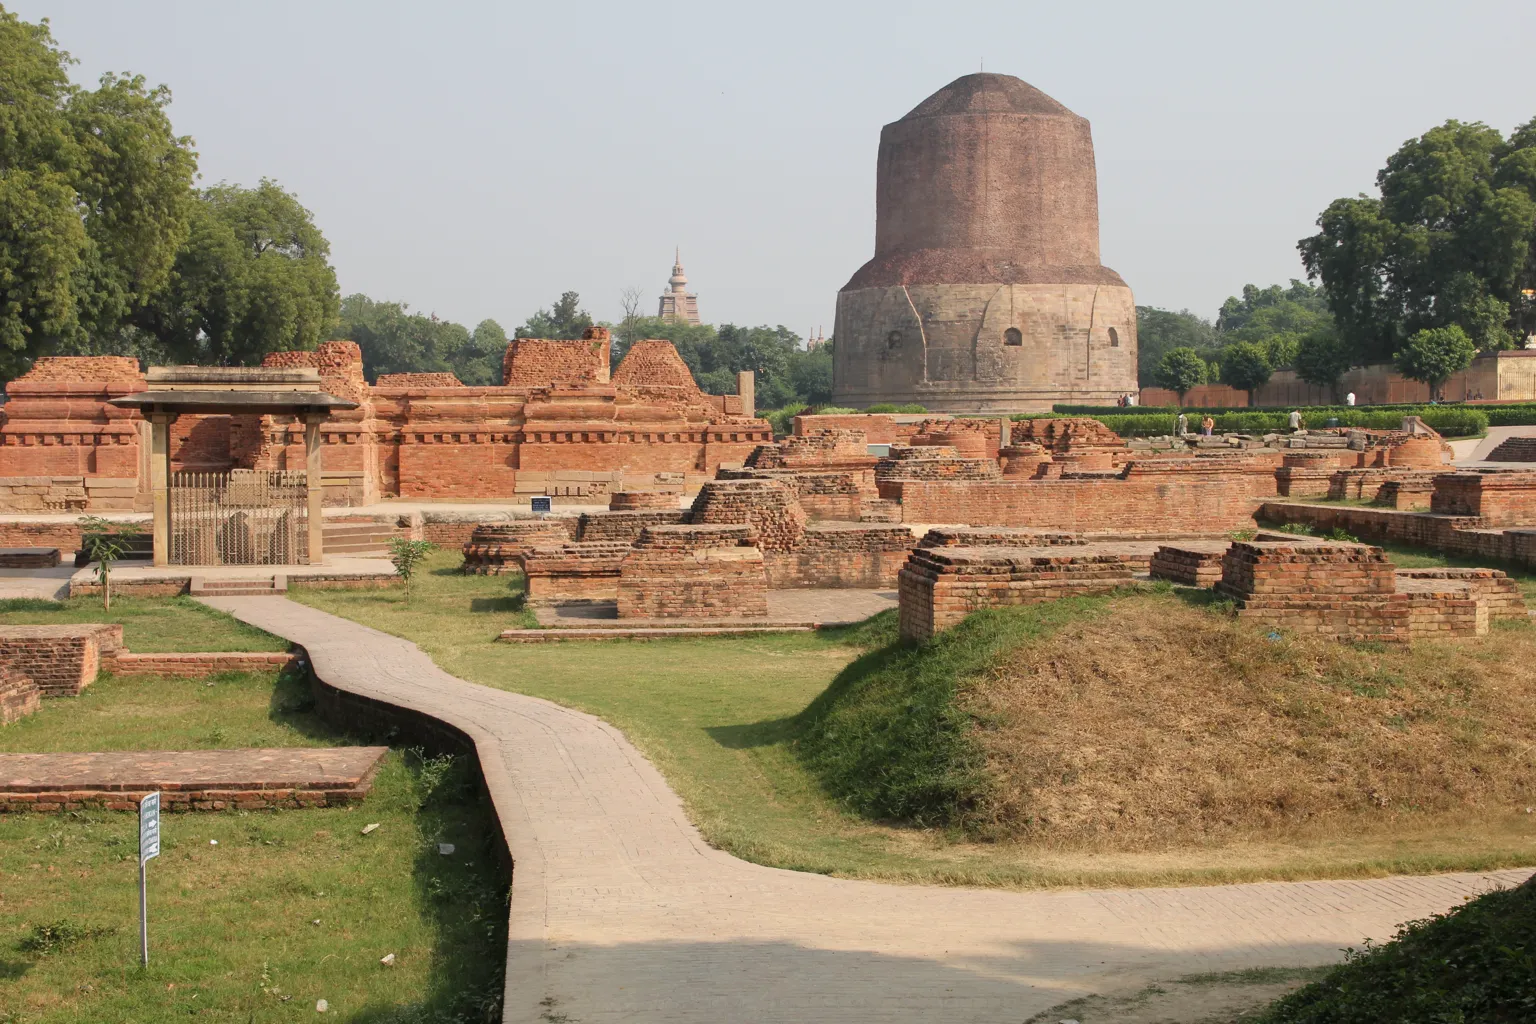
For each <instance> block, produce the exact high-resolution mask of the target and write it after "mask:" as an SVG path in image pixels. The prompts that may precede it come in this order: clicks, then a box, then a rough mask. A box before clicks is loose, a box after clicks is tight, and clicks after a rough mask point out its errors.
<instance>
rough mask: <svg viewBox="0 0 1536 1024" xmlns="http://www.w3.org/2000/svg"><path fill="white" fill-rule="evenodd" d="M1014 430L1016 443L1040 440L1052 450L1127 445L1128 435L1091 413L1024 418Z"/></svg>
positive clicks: (1040, 442)
mask: <svg viewBox="0 0 1536 1024" xmlns="http://www.w3.org/2000/svg"><path fill="white" fill-rule="evenodd" d="M1010 434H1011V439H1012V442H1013V443H1014V444H1024V443H1032V444H1038V445H1040V446H1041V447H1042V448H1044V449H1045V450H1046V451H1050V452H1068V451H1071V450H1072V449H1074V448H1123V447H1125V440H1124V438H1122V437H1121V436H1120V435H1119V434H1117V433H1115V432H1114V431H1113V430H1110V429H1109V428H1108V427H1106V426H1105V425H1104V424H1103V423H1101V422H1099V421H1098V420H1096V419H1092V418H1090V417H1087V416H1063V417H1045V418H1041V419H1032V420H1021V421H1019V422H1018V423H1015V424H1013V426H1012V428H1011V432H1010Z"/></svg>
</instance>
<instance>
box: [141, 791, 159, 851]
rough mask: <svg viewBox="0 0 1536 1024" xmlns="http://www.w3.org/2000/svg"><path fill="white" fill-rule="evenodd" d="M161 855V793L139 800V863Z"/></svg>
mask: <svg viewBox="0 0 1536 1024" xmlns="http://www.w3.org/2000/svg"><path fill="white" fill-rule="evenodd" d="M158 856H160V794H159V793H151V794H149V795H148V796H146V797H145V798H144V799H143V800H140V801H139V863H140V864H143V863H144V862H145V861H147V860H149V859H150V858H151V857H158Z"/></svg>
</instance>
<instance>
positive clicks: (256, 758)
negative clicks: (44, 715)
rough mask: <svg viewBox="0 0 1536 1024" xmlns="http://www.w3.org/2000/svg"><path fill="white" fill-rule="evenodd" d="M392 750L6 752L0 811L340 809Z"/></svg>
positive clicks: (357, 796) (358, 794)
mask: <svg viewBox="0 0 1536 1024" xmlns="http://www.w3.org/2000/svg"><path fill="white" fill-rule="evenodd" d="M388 752H389V748H388V747H320V748H310V747H289V748H279V749H253V750H151V751H123V752H118V753H95V754H0V811H74V810H80V809H82V808H87V807H90V808H99V809H103V810H111V811H128V810H133V809H134V808H136V807H137V806H138V801H139V800H140V798H142V797H143V796H144V795H145V794H147V793H152V792H155V791H156V790H158V791H159V792H160V806H161V807H162V808H163V809H165V810H168V811H222V810H225V809H227V808H234V809H238V810H258V809H261V808H270V807H336V806H340V805H344V804H354V803H359V802H361V801H362V799H363V798H364V797H366V796H367V795H368V791H369V789H371V788H372V786H373V776H374V773H375V772H377V771H378V767H379V760H380V759H381V758H383V756H384V755H385V754H387V753H388Z"/></svg>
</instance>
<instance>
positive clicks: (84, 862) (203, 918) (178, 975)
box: [0, 602, 506, 1024]
mask: <svg viewBox="0 0 1536 1024" xmlns="http://www.w3.org/2000/svg"><path fill="white" fill-rule="evenodd" d="M125 603H126V602H125ZM312 709H313V702H312V701H311V699H310V697H309V692H308V687H307V685H305V684H304V683H303V682H302V681H300V680H299V679H297V678H296V677H292V676H285V677H283V678H281V679H275V677H274V676H272V675H270V674H243V673H242V674H235V673H231V674H226V675H223V676H218V677H215V678H213V679H212V680H207V681H205V680H172V679H144V678H137V679H128V680H117V679H113V678H111V677H103V678H102V679H101V680H100V681H98V682H97V683H96V684H95V685H94V686H92V687H91V688H90V689H88V690H86V691H85V692H84V693H83V694H82V695H81V696H80V697H79V698H62V699H57V700H49V701H45V702H44V705H43V709H42V710H41V711H40V712H39V713H38V714H36V715H34V716H32V717H31V718H29V719H26V720H24V721H23V722H21V723H18V724H12V725H9V726H5V727H0V749H4V750H7V751H12V750H27V751H59V750H131V749H194V748H215V747H236V746H319V745H331V744H336V743H340V742H352V741H350V740H343V739H342V738H341V737H339V736H338V735H337V734H336V733H335V732H333V731H332V730H330V729H329V728H328V727H327V726H326V725H325V724H324V723H322V722H321V721H320V720H319V719H318V718H317V717H316V716H315V714H314V713H313V710H312ZM468 767H469V766H468V765H465V764H464V763H462V760H461V759H453V760H450V759H437V760H433V759H428V760H426V761H423V760H422V759H421V757H419V756H417V755H415V754H411V753H402V752H399V751H392V752H391V753H390V755H389V756H388V758H387V759H386V761H385V763H384V765H383V766H382V768H381V769H380V772H379V774H378V777H377V779H376V781H375V784H374V787H373V791H372V792H371V793H370V795H369V796H368V798H367V799H366V800H365V801H364V802H363V803H362V804H361V805H358V806H355V807H350V808H323V809H314V810H283V811H257V812H235V811H230V812H225V813H189V814H167V815H166V816H165V817H164V818H163V819H162V824H161V834H162V850H163V852H162V855H161V856H160V857H159V858H158V859H156V860H153V861H151V862H150V864H149V886H150V957H151V962H150V966H149V968H148V970H143V969H141V968H140V966H139V964H138V956H139V950H138V882H137V878H138V876H137V871H136V867H135V852H136V849H137V846H136V844H137V817H136V815H134V814H133V813H121V812H98V811H83V812H74V813H68V814H20V815H5V816H3V817H0V1022H4V1024H64V1022H71V1024H72V1022H76V1021H84V1020H91V1021H134V1022H137V1024H157V1022H163V1021H171V1020H183V1019H186V1018H187V1017H189V1016H191V1017H195V1018H196V1019H198V1020H210V1021H229V1022H232V1024H233V1022H239V1024H253V1022H264V1021H273V1022H275V1021H291V1020H296V1019H305V1018H310V1017H313V1016H314V1015H315V1003H316V1000H319V999H325V1000H326V1001H327V1002H328V1004H329V1007H330V1012H332V1013H339V1014H340V1015H341V1016H342V1017H343V1018H344V1019H347V1020H352V1021H368V1022H371V1024H376V1022H400V1024H404V1022H406V1021H410V1022H417V1021H437V1020H443V1021H450V1020H483V1019H487V1018H486V1017H485V1011H486V1008H487V1007H488V1006H490V1005H492V1004H493V1003H499V998H500V985H501V973H502V963H503V959H504V952H505V934H504V933H505V924H506V902H505V892H506V890H505V879H504V877H503V875H502V873H501V870H500V868H499V867H498V866H497V862H496V856H495V852H494V848H493V847H492V845H491V839H492V837H493V833H492V832H491V831H490V830H491V829H492V828H494V824H493V819H492V818H491V817H490V815H489V812H488V809H487V807H486V805H485V804H484V803H483V802H482V800H481V798H480V797H479V795H478V791H477V789H476V787H475V783H474V780H473V778H472V776H470V775H469V773H468V770H467V769H468ZM372 822H378V823H379V828H378V829H376V830H374V831H373V832H372V833H371V834H369V835H367V836H364V835H363V834H362V828H363V826H364V825H367V824H370V823H372ZM214 841H216V843H217V845H214ZM440 841H442V842H451V843H453V844H454V845H455V847H456V850H455V853H454V854H453V855H452V856H442V855H440V854H439V852H438V848H437V843H438V842H440ZM390 953H393V954H395V961H394V963H393V965H392V966H386V965H384V964H382V963H380V959H381V958H382V957H384V956H386V955H387V954H390ZM459 1015H462V1016H459Z"/></svg>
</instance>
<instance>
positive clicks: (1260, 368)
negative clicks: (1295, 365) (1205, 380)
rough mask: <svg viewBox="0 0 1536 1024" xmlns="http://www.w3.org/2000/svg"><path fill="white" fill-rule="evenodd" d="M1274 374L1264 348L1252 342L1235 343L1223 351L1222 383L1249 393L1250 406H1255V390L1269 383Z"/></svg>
mask: <svg viewBox="0 0 1536 1024" xmlns="http://www.w3.org/2000/svg"><path fill="white" fill-rule="evenodd" d="M1273 372H1274V370H1273V367H1271V366H1270V365H1269V357H1268V356H1267V355H1266V354H1265V352H1264V349H1263V347H1262V346H1260V345H1255V344H1254V343H1253V342H1251V341H1238V342H1234V343H1233V344H1231V345H1228V346H1227V347H1226V348H1224V349H1222V350H1221V382H1222V383H1223V384H1225V385H1227V386H1228V387H1234V388H1237V389H1238V390H1239V391H1246V392H1248V404H1249V405H1252V404H1253V389H1254V388H1258V387H1263V386H1264V385H1265V384H1266V383H1268V382H1269V376H1270V374H1271V373H1273Z"/></svg>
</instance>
